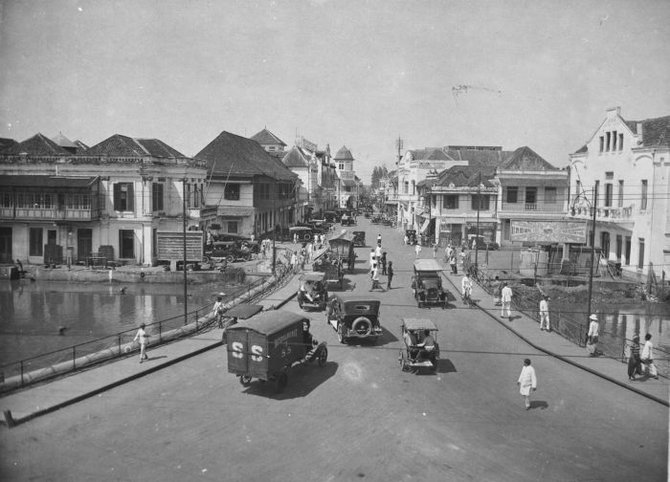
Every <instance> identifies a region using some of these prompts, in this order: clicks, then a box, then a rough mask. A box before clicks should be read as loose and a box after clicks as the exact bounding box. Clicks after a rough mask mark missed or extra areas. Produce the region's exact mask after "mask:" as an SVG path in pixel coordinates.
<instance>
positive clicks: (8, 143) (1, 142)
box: [0, 137, 18, 152]
mask: <svg viewBox="0 0 670 482" xmlns="http://www.w3.org/2000/svg"><path fill="white" fill-rule="evenodd" d="M17 144H18V142H16V141H15V140H14V139H8V138H7V137H0V152H2V151H4V150H5V149H9V148H10V147H12V146H15V145H17Z"/></svg>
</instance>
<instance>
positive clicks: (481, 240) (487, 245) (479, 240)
mask: <svg viewBox="0 0 670 482" xmlns="http://www.w3.org/2000/svg"><path fill="white" fill-rule="evenodd" d="M475 240H476V241H475ZM475 247H476V248H477V249H488V250H489V251H495V250H496V249H500V245H499V244H498V243H496V242H494V241H489V240H488V238H485V237H484V236H481V235H479V236H477V235H476V234H471V235H469V236H468V248H470V249H475Z"/></svg>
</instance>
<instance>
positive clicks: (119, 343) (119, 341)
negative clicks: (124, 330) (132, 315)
mask: <svg viewBox="0 0 670 482" xmlns="http://www.w3.org/2000/svg"><path fill="white" fill-rule="evenodd" d="M117 342H118V345H119V355H120V354H121V333H119V335H118V339H117Z"/></svg>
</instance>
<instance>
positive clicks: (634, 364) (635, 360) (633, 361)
mask: <svg viewBox="0 0 670 482" xmlns="http://www.w3.org/2000/svg"><path fill="white" fill-rule="evenodd" d="M638 373H639V374H642V366H641V362H640V337H639V336H638V335H635V336H634V337H633V342H632V343H631V345H630V356H629V357H628V379H629V380H630V381H633V380H635V375H636V374H638Z"/></svg>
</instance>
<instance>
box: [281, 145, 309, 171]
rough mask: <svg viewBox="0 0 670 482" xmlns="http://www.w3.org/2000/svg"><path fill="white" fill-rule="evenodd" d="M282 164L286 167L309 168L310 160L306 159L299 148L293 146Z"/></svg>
mask: <svg viewBox="0 0 670 482" xmlns="http://www.w3.org/2000/svg"><path fill="white" fill-rule="evenodd" d="M282 162H283V163H284V165H285V166H286V167H307V166H309V159H308V158H306V157H305V156H304V155H303V153H302V152H301V151H300V149H299V148H297V147H295V146H293V147H292V148H291V150H290V151H288V152H287V153H286V155H285V156H284V158H283V159H282Z"/></svg>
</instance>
